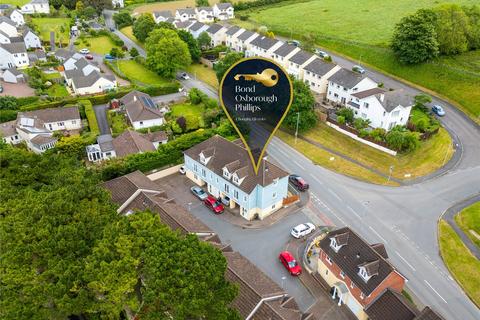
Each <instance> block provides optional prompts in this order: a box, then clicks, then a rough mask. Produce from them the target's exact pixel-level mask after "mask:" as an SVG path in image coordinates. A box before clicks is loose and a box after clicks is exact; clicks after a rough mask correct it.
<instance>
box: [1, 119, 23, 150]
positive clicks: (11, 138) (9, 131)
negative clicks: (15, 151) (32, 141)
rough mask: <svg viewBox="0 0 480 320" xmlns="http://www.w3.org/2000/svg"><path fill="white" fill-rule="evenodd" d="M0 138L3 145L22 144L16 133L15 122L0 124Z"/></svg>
mask: <svg viewBox="0 0 480 320" xmlns="http://www.w3.org/2000/svg"><path fill="white" fill-rule="evenodd" d="M0 137H2V140H3V142H5V143H10V144H18V143H20V142H22V141H23V140H22V137H20V135H19V134H18V133H17V120H13V121H8V122H3V123H0Z"/></svg>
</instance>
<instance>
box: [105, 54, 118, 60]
mask: <svg viewBox="0 0 480 320" xmlns="http://www.w3.org/2000/svg"><path fill="white" fill-rule="evenodd" d="M105 59H106V60H115V59H116V58H115V57H114V56H112V55H111V54H109V53H107V54H106V55H105Z"/></svg>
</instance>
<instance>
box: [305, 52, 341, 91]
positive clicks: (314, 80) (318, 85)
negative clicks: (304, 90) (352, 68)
mask: <svg viewBox="0 0 480 320" xmlns="http://www.w3.org/2000/svg"><path fill="white" fill-rule="evenodd" d="M303 70H304V71H303V82H305V83H306V84H307V85H308V86H309V87H310V90H312V91H313V92H314V93H316V94H319V95H321V96H322V98H323V97H325V95H326V94H327V86H328V78H330V76H332V75H333V74H334V73H335V72H337V71H338V70H340V66H338V65H336V64H334V63H331V62H326V61H324V60H323V59H320V58H315V59H314V60H313V61H311V62H310V63H308V64H307V65H306V66H305V67H303Z"/></svg>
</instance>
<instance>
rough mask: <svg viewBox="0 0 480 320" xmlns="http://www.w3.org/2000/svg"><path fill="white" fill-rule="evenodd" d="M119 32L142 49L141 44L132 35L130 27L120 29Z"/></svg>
mask: <svg viewBox="0 0 480 320" xmlns="http://www.w3.org/2000/svg"><path fill="white" fill-rule="evenodd" d="M120 32H121V33H123V34H124V35H126V36H127V38H129V39H130V40H132V41H133V42H135V43H136V44H138V45H139V46H140V47H142V48H143V43H141V42H140V41H138V39H137V38H135V36H134V35H133V31H132V26H128V27H124V28H122V29H120Z"/></svg>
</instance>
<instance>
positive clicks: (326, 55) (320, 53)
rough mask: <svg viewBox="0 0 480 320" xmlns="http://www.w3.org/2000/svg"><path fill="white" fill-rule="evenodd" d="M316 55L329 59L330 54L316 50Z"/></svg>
mask: <svg viewBox="0 0 480 320" xmlns="http://www.w3.org/2000/svg"><path fill="white" fill-rule="evenodd" d="M315 54H316V55H317V56H319V57H320V58H326V57H328V53H326V52H325V51H322V50H320V49H315Z"/></svg>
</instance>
